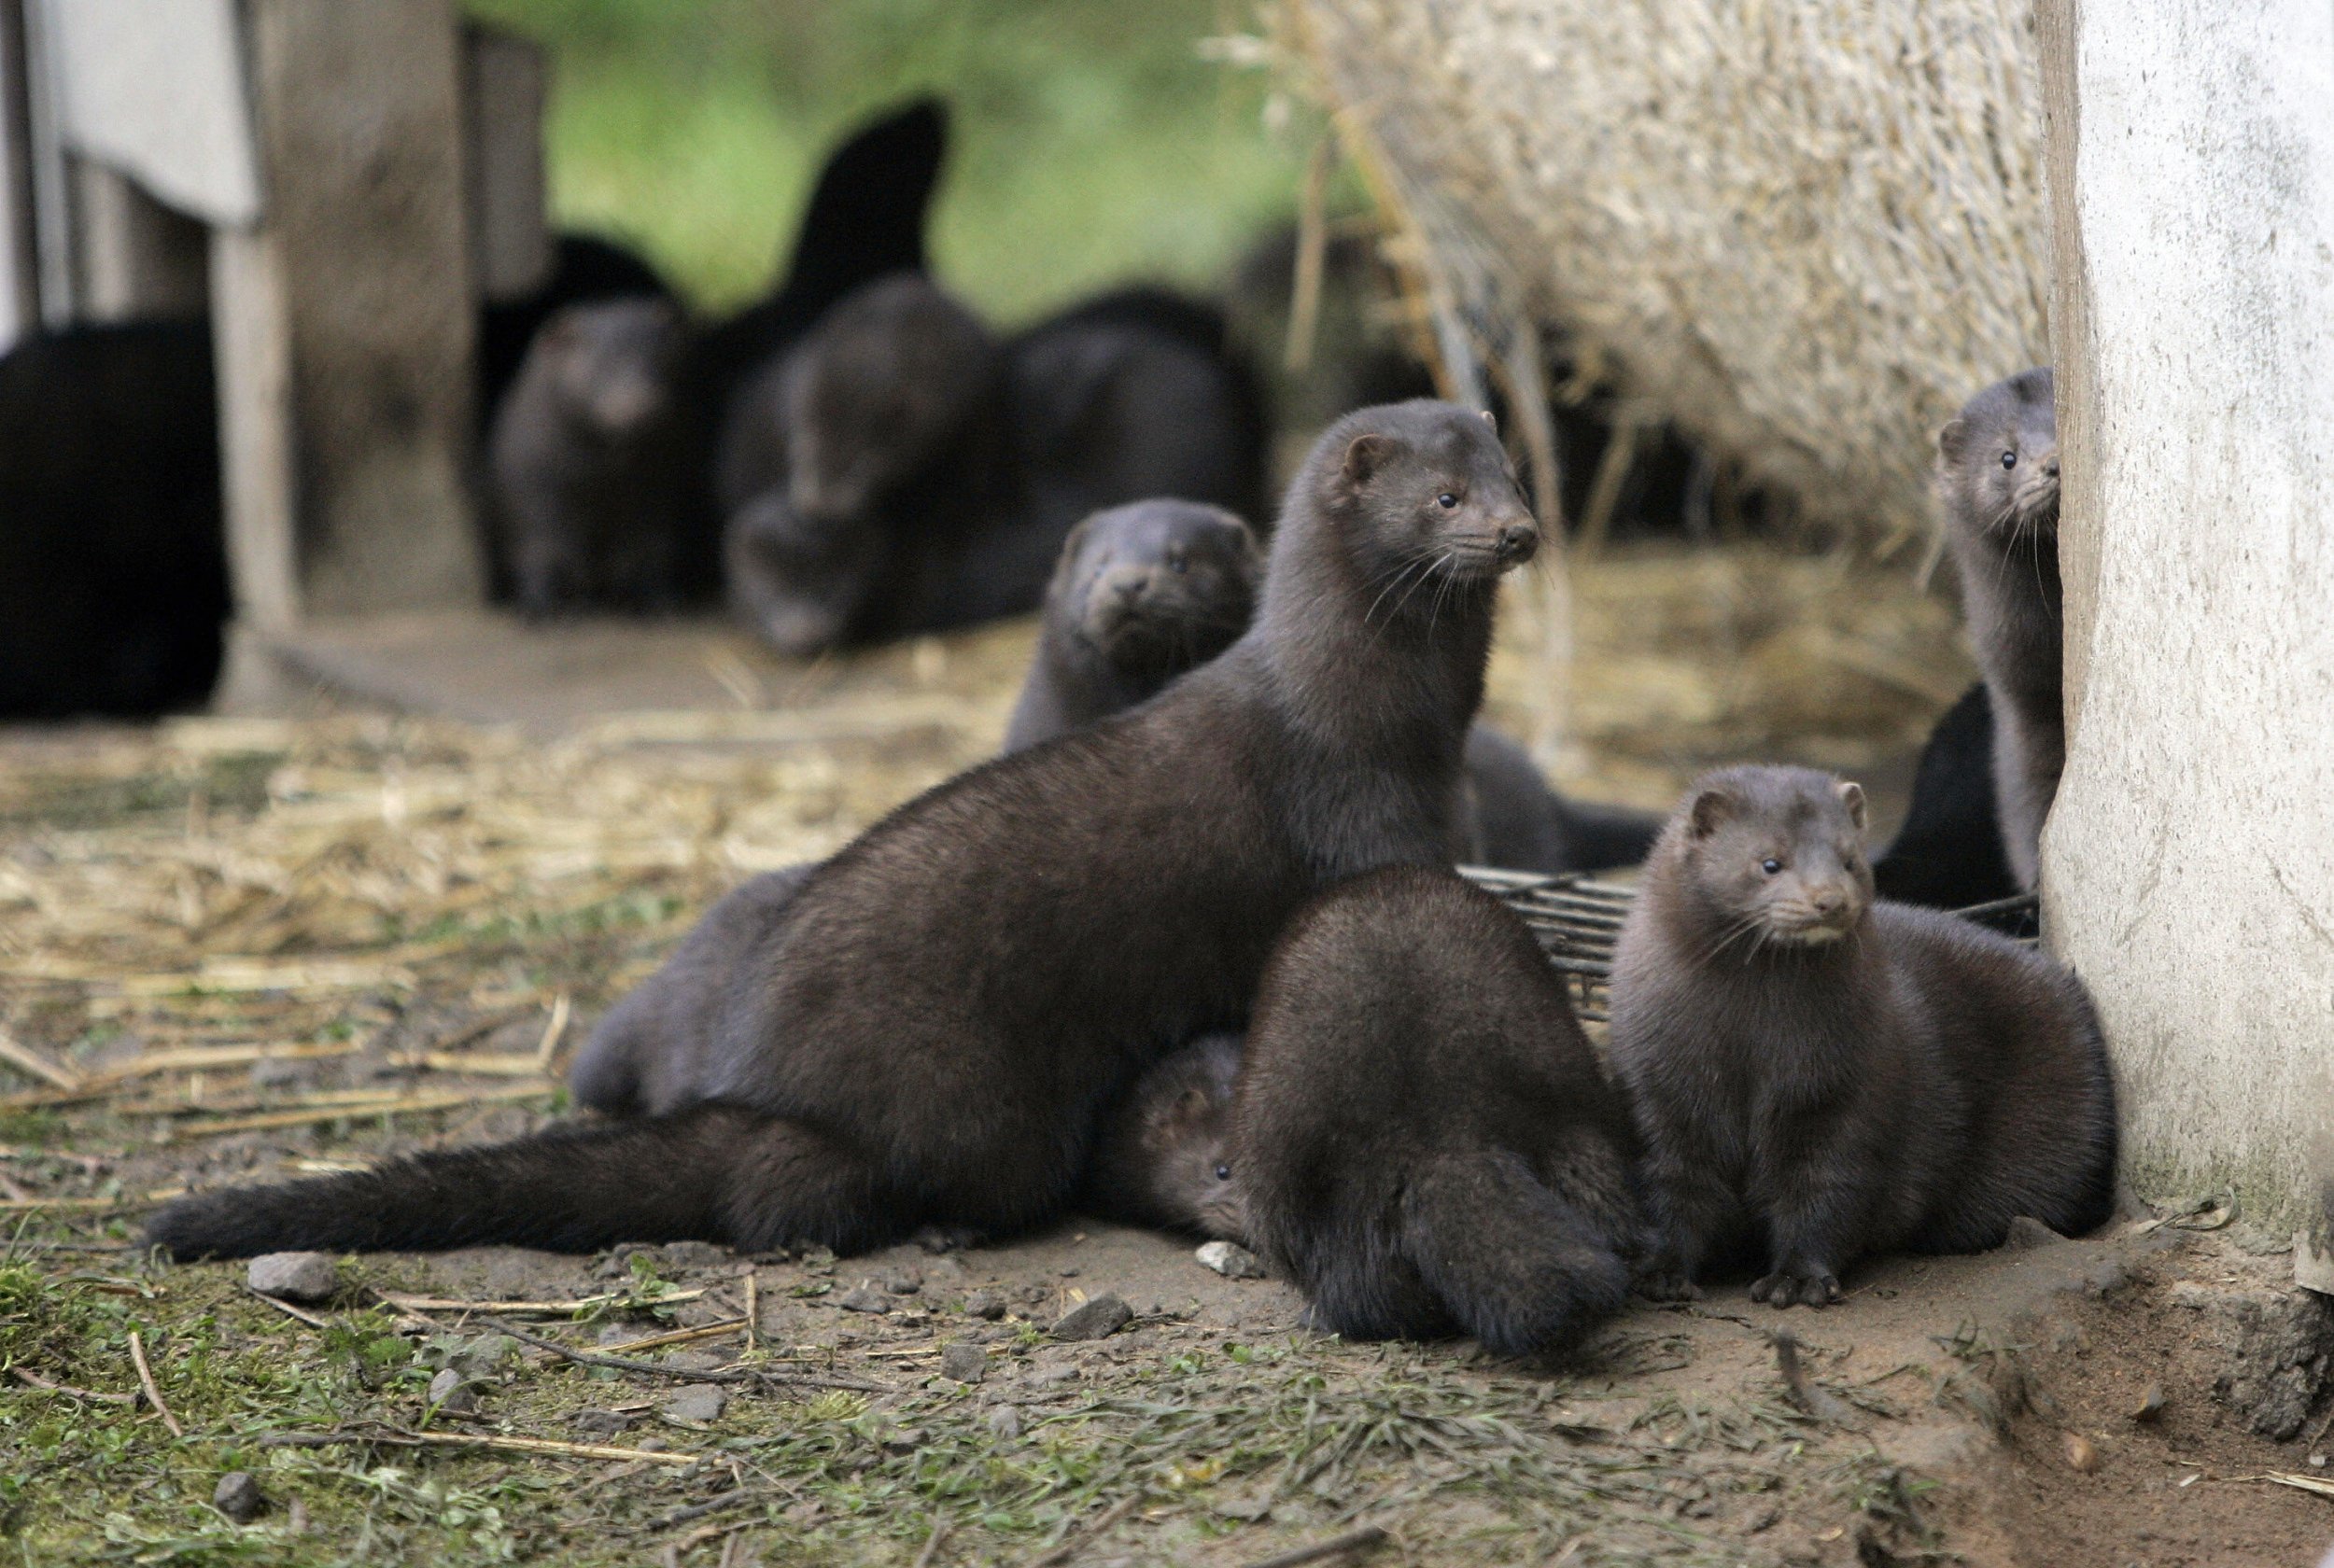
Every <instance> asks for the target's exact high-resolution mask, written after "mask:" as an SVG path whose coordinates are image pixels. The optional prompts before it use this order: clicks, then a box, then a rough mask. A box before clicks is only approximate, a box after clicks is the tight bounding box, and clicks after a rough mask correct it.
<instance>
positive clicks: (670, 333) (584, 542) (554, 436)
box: [488, 299, 705, 615]
mask: <svg viewBox="0 0 2334 1568" xmlns="http://www.w3.org/2000/svg"><path fill="white" fill-rule="evenodd" d="M685 331H686V329H685V327H684V324H683V322H682V317H681V314H680V311H679V310H678V308H676V307H675V306H674V305H673V303H672V302H671V301H668V300H658V299H640V300H613V301H602V302H598V303H593V304H583V305H570V306H568V307H567V308H566V309H564V310H561V311H558V312H556V313H555V314H554V315H552V316H551V317H550V319H548V320H547V321H545V322H544V323H543V326H542V328H541V330H539V331H538V332H537V333H536V334H535V341H534V343H533V344H532V345H531V346H530V347H529V348H528V349H527V358H526V360H525V362H524V363H523V364H522V365H521V366H520V369H519V374H518V379H517V380H516V381H515V382H514V383H513V384H512V386H511V390H510V393H509V395H508V396H506V397H505V398H504V399H502V405H501V407H500V408H499V409H498V410H496V412H495V419H494V428H493V431H492V433H491V435H490V437H489V440H488V462H489V466H490V470H491V475H492V481H493V495H492V505H491V508H490V515H491V517H492V519H493V522H494V525H495V526H494V530H493V539H494V541H495V556H496V567H497V573H498V576H499V577H500V578H501V579H503V580H504V581H506V582H507V583H508V584H509V585H510V588H511V590H512V592H513V595H514V596H515V597H516V599H517V601H518V605H519V608H520V609H523V610H525V611H527V613H528V614H531V615H552V614H557V613H561V612H564V611H569V610H577V609H633V610H645V609H669V608H672V607H674V606H676V605H678V604H679V603H681V602H682V599H683V598H684V596H685V592H686V586H687V585H686V583H685V581H684V578H685V575H686V560H687V557H688V555H689V553H690V552H691V550H692V548H693V545H692V540H691V535H692V532H693V531H695V530H701V529H702V528H703V527H704V526H705V522H704V519H703V518H702V517H700V516H699V515H697V511H698V509H697V508H696V506H695V505H694V504H693V503H692V502H691V500H690V495H691V489H692V487H691V485H690V484H689V483H688V476H687V475H686V474H685V473H684V472H683V469H685V467H686V461H687V455H686V444H685V432H684V431H683V430H682V426H681V422H680V419H679V416H678V411H677V408H676V405H675V401H674V398H673V385H672V377H673V374H674V371H675V369H676V367H677V365H678V363H679V357H680V354H681V351H682V343H683V340H684V336H685Z"/></svg>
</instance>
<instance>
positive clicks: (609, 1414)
mask: <svg viewBox="0 0 2334 1568" xmlns="http://www.w3.org/2000/svg"><path fill="white" fill-rule="evenodd" d="M639 1419H640V1418H639V1417H638V1416H636V1415H633V1414H632V1413H631V1412H630V1411H627V1410H578V1411H576V1413H575V1414H574V1415H572V1416H570V1417H569V1420H570V1421H573V1422H574V1423H575V1429H576V1430H577V1431H578V1432H582V1433H585V1434H587V1435H591V1436H594V1437H613V1436H614V1435H616V1434H617V1433H619V1432H626V1431H629V1430H630V1429H631V1426H632V1423H633V1422H634V1421H638V1420H639Z"/></svg>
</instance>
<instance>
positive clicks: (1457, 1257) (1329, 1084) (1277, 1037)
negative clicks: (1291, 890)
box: [1230, 867, 1646, 1355]
mask: <svg viewBox="0 0 2334 1568" xmlns="http://www.w3.org/2000/svg"><path fill="white" fill-rule="evenodd" d="M1245 1058H1246V1059H1245V1061H1244V1064H1243V1066H1242V1068H1241V1073H1240V1082H1239V1087H1238V1089H1237V1091H1236V1093H1235V1097H1234V1110H1233V1115H1232V1122H1233V1127H1232V1154H1231V1160H1230V1166H1231V1171H1232V1178H1233V1181H1234V1182H1235V1183H1237V1185H1238V1187H1239V1190H1240V1193H1241V1196H1242V1197H1243V1198H1244V1200H1245V1203H1244V1206H1245V1217H1246V1220H1247V1226H1248V1235H1249V1239H1250V1243H1251V1245H1253V1246H1255V1247H1256V1248H1257V1249H1258V1252H1260V1253H1262V1254H1263V1255H1264V1256H1265V1258H1266V1259H1267V1260H1268V1261H1270V1262H1271V1263H1272V1265H1273V1267H1274V1268H1275V1270H1276V1271H1277V1272H1279V1273H1281V1274H1283V1275H1285V1276H1286V1277H1287V1278H1288V1279H1290V1280H1292V1281H1295V1282H1296V1283H1297V1285H1298V1286H1299V1287H1300V1288H1301V1289H1302V1290H1303V1292H1304V1293H1305V1295H1306V1298H1307V1299H1308V1300H1310V1301H1311V1302H1312V1304H1313V1318H1314V1322H1315V1324H1316V1325H1317V1326H1319V1327H1322V1328H1325V1329H1329V1330H1330V1331H1332V1332H1335V1333H1338V1334H1343V1335H1346V1336H1348V1337H1353V1338H1364V1339H1383V1338H1388V1337H1394V1336H1398V1335H1399V1336H1403V1337H1414V1338H1426V1337H1434V1336H1438V1335H1444V1334H1449V1333H1452V1332H1454V1331H1458V1332H1463V1333H1467V1334H1471V1335H1473V1336H1474V1337H1476V1338H1478V1339H1480V1340H1482V1341H1483V1344H1484V1346H1485V1347H1486V1348H1488V1349H1490V1350H1492V1351H1497V1352H1498V1353H1500V1354H1505V1355H1522V1354H1527V1353H1530V1352H1533V1351H1548V1350H1555V1349H1559V1348H1561V1347H1563V1346H1565V1345H1567V1344H1569V1343H1571V1342H1573V1341H1574V1340H1577V1339H1578V1338H1579V1337H1580V1336H1581V1334H1582V1331H1583V1330H1584V1329H1586V1328H1587V1327H1588V1326H1589V1325H1590V1324H1592V1323H1595V1322H1596V1321H1597V1320H1598V1319H1599V1318H1602V1317H1604V1316H1606V1315H1608V1314H1610V1313H1611V1312H1613V1311H1616V1310H1618V1309H1620V1307H1621V1306H1622V1304H1623V1302H1624V1300H1625V1299H1626V1298H1627V1295H1628V1290H1629V1277H1630V1272H1631V1268H1632V1266H1633V1263H1634V1262H1635V1260H1637V1259H1638V1258H1639V1257H1641V1256H1642V1254H1643V1253H1644V1252H1645V1250H1646V1236H1645V1233H1644V1229H1643V1224H1642V1221H1641V1220H1640V1218H1639V1215H1638V1204H1637V1198H1636V1196H1635V1193H1634V1191H1633V1188H1632V1177H1631V1174H1630V1169H1631V1161H1632V1159H1633V1156H1634V1154H1635V1137H1634V1135H1633V1133H1632V1130H1631V1127H1630V1124H1629V1115H1628V1111H1627V1109H1626V1108H1625V1107H1624V1104H1623V1103H1622V1100H1621V1097H1620V1096H1619V1095H1618V1094H1616V1093H1615V1092H1614V1091H1613V1089H1612V1088H1611V1086H1610V1085H1608V1084H1607V1083H1606V1082H1605V1079H1604V1077H1603V1075H1602V1074H1601V1073H1600V1072H1599V1071H1598V1070H1597V1066H1596V1057H1595V1056H1594V1055H1592V1054H1591V1052H1590V1050H1589V1044H1588V1040H1587V1037H1586V1036H1585V1035H1583V1034H1582V1032H1581V1026H1580V1024H1579V1023H1578V1021H1576V1020H1575V1019H1574V1017H1573V1015H1572V1009H1571V1006H1570V1003H1569V1002H1568V1001H1567V1000H1566V996H1565V988H1564V984H1563V982H1562V981H1561V980H1559V979H1558V978H1557V977H1556V974H1555V973H1554V971H1553V970H1551V969H1550V968H1549V967H1548V960H1547V959H1546V957H1545V956H1544V955H1542V953H1541V952H1540V945H1539V943H1538V942H1536V941H1535V940H1534V939H1533V937H1532V933H1531V932H1530V931H1529V930H1527V929H1526V927H1525V925H1524V923H1523V921H1522V920H1520V919H1518V918H1517V917H1516V916H1515V915H1514V913H1513V912H1512V911H1511V910H1510V909H1508V908H1507V906H1506V905H1504V904H1502V903H1500V902H1499V901H1498V900H1497V899H1496V898H1494V897H1492V896H1491V895H1490V894H1489V893H1486V892H1484V891H1483V890H1482V889H1478V888H1475V887H1473V886H1472V885H1470V884H1469V883H1468V882H1466V881H1465V880H1463V879H1462V878H1460V877H1458V876H1456V875H1452V874H1451V873H1449V872H1447V871H1426V870H1420V869H1416V868H1411V867H1396V868H1389V869H1386V870H1383V871H1378V872H1373V873H1371V874H1370V875H1366V876H1360V877H1357V878H1355V879H1353V880H1351V881H1348V882H1344V883H1342V884H1340V885H1339V886H1337V887H1336V888H1333V889H1330V890H1329V891H1328V892H1327V893H1324V894H1323V895H1321V896H1320V897H1319V898H1318V899H1316V900H1315V901H1314V902H1313V903H1311V904H1310V905H1308V906H1307V907H1306V909H1305V910H1304V911H1303V913H1301V915H1299V916H1298V917H1297V918H1296V919H1295V920H1293V921H1291V922H1290V924H1289V927H1288V930H1287V934H1286V935H1284V936H1283V937H1282V939H1281V942H1280V945H1279V946H1278V947H1277V948H1276V949H1275V950H1274V952H1273V954H1272V962H1271V963H1270V964H1268V965H1267V966H1266V968H1265V972H1264V980H1263V983H1262V985H1261V986H1260V987H1258V993H1257V1005H1256V1012H1255V1015H1254V1016H1253V1018H1252V1020H1251V1022H1250V1025H1249V1031H1248V1039H1247V1044H1246V1047H1245Z"/></svg>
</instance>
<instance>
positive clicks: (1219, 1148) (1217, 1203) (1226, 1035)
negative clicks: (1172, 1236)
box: [1078, 1030, 1245, 1241]
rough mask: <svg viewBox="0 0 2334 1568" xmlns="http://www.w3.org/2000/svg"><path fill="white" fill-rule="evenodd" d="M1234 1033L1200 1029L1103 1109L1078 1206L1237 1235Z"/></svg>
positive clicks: (1140, 1221) (1240, 1223) (1131, 1221)
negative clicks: (1233, 1164)
mask: <svg viewBox="0 0 2334 1568" xmlns="http://www.w3.org/2000/svg"><path fill="white" fill-rule="evenodd" d="M1239 1074H1240V1036H1239V1035H1237V1034H1233V1033H1230V1032H1228V1031H1222V1030H1219V1031H1216V1032H1215V1033H1211V1034H1204V1035H1202V1036H1201V1037H1200V1038H1199V1039H1197V1040H1195V1041H1193V1042H1192V1043H1190V1044H1188V1045H1186V1046H1184V1047H1183V1048H1182V1049H1181V1050H1178V1051H1175V1052H1174V1053H1172V1054H1170V1055H1168V1056H1164V1057H1160V1059H1159V1060H1158V1061H1156V1062H1153V1063H1152V1064H1151V1065H1150V1066H1149V1067H1148V1068H1146V1070H1145V1071H1144V1073H1143V1075H1142V1076H1141V1077H1140V1078H1137V1079H1136V1080H1135V1081H1134V1083H1133V1084H1132V1085H1131V1086H1130V1087H1129V1088H1128V1089H1127V1091H1126V1092H1125V1093H1124V1094H1122V1095H1120V1096H1119V1097H1118V1099H1117V1100H1115V1101H1113V1102H1112V1104H1111V1106H1110V1108H1109V1109H1108V1110H1106V1111H1104V1113H1103V1118H1102V1125H1101V1127H1100V1128H1099V1129H1098V1130H1097V1131H1096V1132H1095V1134H1094V1154H1093V1157H1092V1158H1091V1159H1090V1161H1089V1162H1088V1164H1087V1169H1086V1190H1085V1192H1084V1193H1083V1194H1082V1195H1081V1196H1080V1197H1079V1200H1078V1201H1079V1206H1080V1207H1081V1208H1083V1209H1085V1210H1087V1211H1090V1212H1091V1213H1095V1214H1099V1215H1101V1216H1102V1217H1103V1218H1104V1219H1106V1220H1119V1221H1123V1222H1124V1223H1126V1224H1128V1225H1154V1226H1157V1227H1159V1228H1160V1229H1162V1230H1186V1231H1192V1232H1196V1233H1197V1234H1199V1235H1202V1236H1214V1237H1219V1238H1221V1239H1224V1240H1227V1241H1238V1240H1240V1239H1243V1236H1244V1231H1245V1224H1244V1220H1243V1218H1242V1215H1241V1206H1240V1196H1239V1190H1238V1188H1237V1187H1236V1186H1235V1185H1234V1184H1233V1183H1232V1175H1231V1165H1230V1160H1231V1107H1232V1083H1233V1081H1234V1080H1235V1079H1236V1078H1237V1077H1238V1076H1239Z"/></svg>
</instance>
